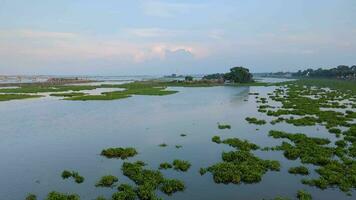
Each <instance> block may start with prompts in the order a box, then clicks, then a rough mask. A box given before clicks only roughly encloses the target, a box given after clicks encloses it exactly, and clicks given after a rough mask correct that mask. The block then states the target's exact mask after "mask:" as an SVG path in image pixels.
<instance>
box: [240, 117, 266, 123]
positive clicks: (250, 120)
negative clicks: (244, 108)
mask: <svg viewBox="0 0 356 200" xmlns="http://www.w3.org/2000/svg"><path fill="white" fill-rule="evenodd" d="M245 120H246V121H248V122H249V123H250V124H257V125H263V124H266V121H265V120H263V119H261V120H259V119H257V118H255V117H246V118H245Z"/></svg>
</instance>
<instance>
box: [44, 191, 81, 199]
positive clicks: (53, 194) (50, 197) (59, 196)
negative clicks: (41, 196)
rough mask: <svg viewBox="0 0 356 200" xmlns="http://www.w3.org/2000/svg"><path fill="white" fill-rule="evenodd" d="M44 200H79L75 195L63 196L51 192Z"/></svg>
mask: <svg viewBox="0 0 356 200" xmlns="http://www.w3.org/2000/svg"><path fill="white" fill-rule="evenodd" d="M46 200H80V197H79V196H78V195H77V194H65V193H59V192H56V191H53V192H50V193H49V194H48V195H47V197H46Z"/></svg>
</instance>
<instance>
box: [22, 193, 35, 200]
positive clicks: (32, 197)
mask: <svg viewBox="0 0 356 200" xmlns="http://www.w3.org/2000/svg"><path fill="white" fill-rule="evenodd" d="M25 200H37V196H36V195H35V194H28V195H27V196H26V199H25Z"/></svg>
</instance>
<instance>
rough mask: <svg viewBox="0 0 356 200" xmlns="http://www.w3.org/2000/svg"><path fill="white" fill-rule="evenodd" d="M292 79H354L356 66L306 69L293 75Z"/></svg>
mask: <svg viewBox="0 0 356 200" xmlns="http://www.w3.org/2000/svg"><path fill="white" fill-rule="evenodd" d="M292 76H294V77H312V78H336V79H356V65H353V66H351V67H349V66H347V65H339V66H337V67H334V68H331V69H322V68H319V69H316V70H313V69H306V70H303V71H302V70H299V71H298V72H296V73H293V74H292Z"/></svg>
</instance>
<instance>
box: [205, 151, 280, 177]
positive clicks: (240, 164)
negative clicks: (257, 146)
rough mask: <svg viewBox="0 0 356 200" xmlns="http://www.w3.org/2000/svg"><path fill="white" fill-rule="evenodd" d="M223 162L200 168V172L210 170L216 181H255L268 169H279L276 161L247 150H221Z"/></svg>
mask: <svg viewBox="0 0 356 200" xmlns="http://www.w3.org/2000/svg"><path fill="white" fill-rule="evenodd" d="M222 159H223V162H220V163H217V164H214V165H212V166H210V167H208V168H206V169H200V174H205V173H206V172H207V171H209V172H211V173H212V175H213V177H214V181H215V182H216V183H225V184H227V183H234V184H238V183H240V182H244V183H257V182H260V181H261V179H262V176H263V175H264V174H265V173H266V172H267V171H268V170H273V171H279V169H280V164H279V162H278V161H270V160H262V159H260V158H258V157H256V156H254V155H253V154H252V153H250V152H249V151H241V150H240V151H230V152H223V154H222Z"/></svg>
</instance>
